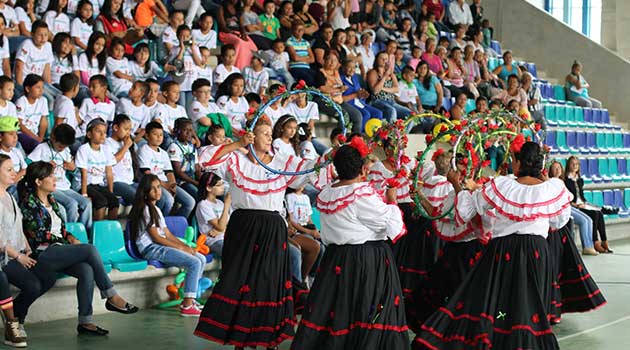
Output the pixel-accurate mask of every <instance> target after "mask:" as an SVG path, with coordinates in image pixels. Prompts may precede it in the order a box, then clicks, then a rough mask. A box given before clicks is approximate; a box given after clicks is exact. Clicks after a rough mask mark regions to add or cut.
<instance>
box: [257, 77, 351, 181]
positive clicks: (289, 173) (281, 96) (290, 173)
mask: <svg viewBox="0 0 630 350" xmlns="http://www.w3.org/2000/svg"><path fill="white" fill-rule="evenodd" d="M299 85H302V86H300V87H301V88H299V89H296V90H290V91H285V92H284V93H282V94H279V95H276V96H274V97H273V98H272V99H270V100H269V101H267V103H265V104H263V105H262V106H260V107H258V109H257V110H256V113H255V114H254V118H253V121H252V124H251V126H250V127H249V128H248V129H247V131H248V132H251V131H253V130H254V128H255V127H256V123H257V122H258V119H259V118H260V117H261V116H262V115H263V114H264V112H265V110H266V109H267V107H269V106H271V105H272V104H274V103H276V102H278V101H280V100H282V99H284V98H287V97H289V96H291V95H297V94H303V93H305V94H310V95H316V96H319V97H321V98H322V99H323V100H324V102H325V103H326V104H327V105H330V106H331V107H333V108H334V110H335V112H337V114H338V116H339V120H340V121H341V125H342V127H341V133H342V135H345V134H346V129H347V128H346V121H345V119H344V114H343V111H342V110H341V106H340V105H339V104H337V103H336V102H335V101H333V100H332V99H331V98H330V96H328V95H326V94H324V93H322V92H321V91H319V90H317V89H313V88H309V87H304V85H303V84H302V83H301V82H300V84H299ZM249 151H250V153H251V154H252V156H253V157H254V159H256V161H257V162H258V164H260V165H261V166H262V167H263V168H265V169H266V170H267V171H269V172H271V173H274V174H277V175H286V176H298V175H306V174H309V173H312V172H314V171H318V170H319V169H321V168H323V167H326V166H327V165H328V164H330V162H331V161H332V159H331V158H328V159H326V160H325V161H324V162H317V164H316V165H315V166H314V167H313V168H311V169H305V170H300V171H284V170H282V169H274V168H272V167H270V166H269V165H267V164H265V163H264V162H263V161H262V160H260V158H258V156H257V155H256V152H254V145H252V144H250V145H249Z"/></svg>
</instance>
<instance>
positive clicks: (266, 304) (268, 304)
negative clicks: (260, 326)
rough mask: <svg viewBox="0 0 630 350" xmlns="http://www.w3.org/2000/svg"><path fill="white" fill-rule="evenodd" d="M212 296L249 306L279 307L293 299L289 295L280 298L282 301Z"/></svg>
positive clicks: (230, 302)
mask: <svg viewBox="0 0 630 350" xmlns="http://www.w3.org/2000/svg"><path fill="white" fill-rule="evenodd" d="M210 298H213V299H217V300H220V301H223V302H225V303H228V304H232V305H243V306H247V307H278V306H282V305H283V304H284V303H286V302H287V301H291V302H292V301H293V296H291V295H288V296H286V297H283V298H282V299H280V301H247V300H236V299H231V298H228V297H226V296H224V295H221V294H217V293H212V294H211V295H210Z"/></svg>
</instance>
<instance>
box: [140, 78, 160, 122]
mask: <svg viewBox="0 0 630 350" xmlns="http://www.w3.org/2000/svg"><path fill="white" fill-rule="evenodd" d="M145 83H147V95H146V96H145V97H144V105H145V106H147V107H149V112H150V114H151V120H153V119H155V118H156V117H157V116H158V115H159V112H160V108H162V104H161V103H160V102H159V101H158V97H159V96H160V83H158V81H157V80H155V79H153V78H149V79H147V80H146V81H145Z"/></svg>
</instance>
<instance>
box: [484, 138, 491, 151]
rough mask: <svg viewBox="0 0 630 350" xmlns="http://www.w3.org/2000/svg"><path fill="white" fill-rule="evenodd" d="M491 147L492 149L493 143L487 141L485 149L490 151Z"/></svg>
mask: <svg viewBox="0 0 630 350" xmlns="http://www.w3.org/2000/svg"><path fill="white" fill-rule="evenodd" d="M490 147H492V142H491V141H490V140H488V141H486V143H484V144H483V148H484V149H488V148H490Z"/></svg>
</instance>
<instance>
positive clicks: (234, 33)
mask: <svg viewBox="0 0 630 350" xmlns="http://www.w3.org/2000/svg"><path fill="white" fill-rule="evenodd" d="M239 7H240V1H239V0H226V1H223V3H222V5H221V7H220V8H219V11H218V12H217V22H218V23H219V41H221V42H222V43H223V44H230V45H233V46H234V49H235V50H236V55H235V57H236V62H235V66H236V67H238V68H239V69H243V68H245V67H247V66H248V65H249V63H250V62H251V60H252V52H253V51H258V48H257V47H256V44H255V43H254V41H253V40H252V38H250V37H249V36H248V35H247V33H246V30H245V28H244V27H243V26H242V25H241V24H240V19H239V18H240V16H241V14H242V12H240V11H239Z"/></svg>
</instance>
